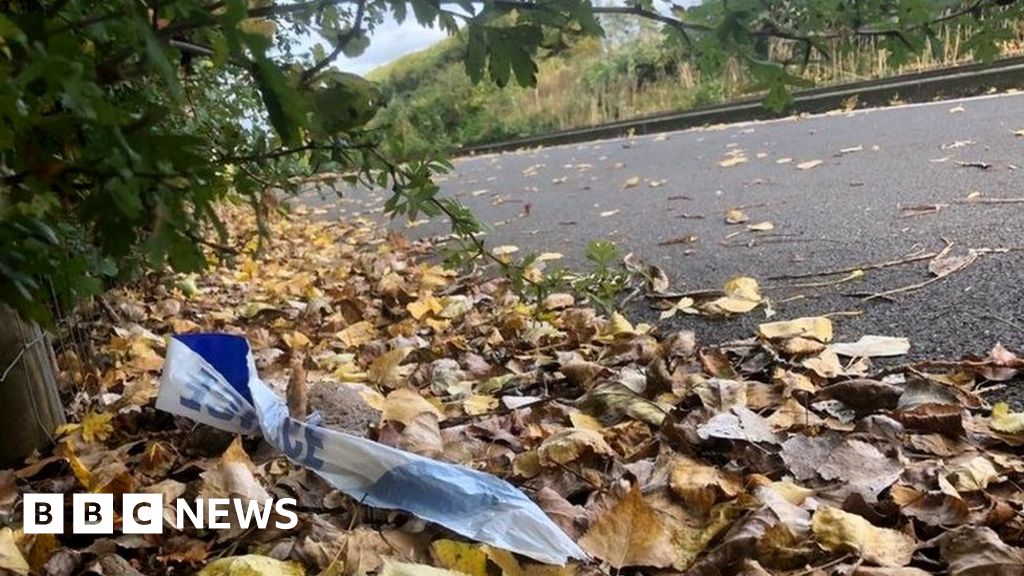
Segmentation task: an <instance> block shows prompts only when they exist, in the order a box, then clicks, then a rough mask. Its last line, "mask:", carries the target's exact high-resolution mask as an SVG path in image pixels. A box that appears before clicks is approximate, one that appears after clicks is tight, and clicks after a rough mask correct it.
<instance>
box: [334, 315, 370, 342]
mask: <svg viewBox="0 0 1024 576" xmlns="http://www.w3.org/2000/svg"><path fill="white" fill-rule="evenodd" d="M337 338H338V340H340V341H341V342H342V343H343V344H345V346H347V347H349V348H356V347H359V346H362V345H363V344H366V343H368V342H372V341H373V340H374V339H375V338H377V329H376V328H374V326H373V324H371V323H370V322H368V321H366V320H362V321H359V322H356V323H355V324H352V325H351V326H349V327H347V328H345V329H344V330H342V331H341V332H339V333H338V334H337Z"/></svg>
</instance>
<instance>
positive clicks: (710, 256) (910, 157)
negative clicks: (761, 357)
mask: <svg viewBox="0 0 1024 576" xmlns="http://www.w3.org/2000/svg"><path fill="white" fill-rule="evenodd" d="M1021 129H1024V95H1020V94H1008V95H998V96H989V97H980V98H972V99H965V100H955V101H945V102H936V103H929V104H922V105H909V106H898V107H891V108H883V109H872V110H864V111H857V112H854V113H835V114H826V115H819V116H811V117H803V118H789V119H782V120H775V121H767V122H757V123H744V124H734V125H724V126H715V127H710V128H703V129H692V130H686V131H681V132H673V133H667V134H662V135H652V136H643V137H637V138H624V139H617V140H605V141H599V142H591V143H586V144H576V145H567V146H560V147H553V148H546V149H537V150H529V151H521V152H516V153H507V154H499V155H489V156H483V157H475V158H464V159H460V160H457V161H456V163H455V171H454V172H453V173H452V174H451V175H450V176H449V177H448V178H447V180H446V181H445V182H444V184H443V189H444V192H445V193H446V194H453V195H455V196H457V197H459V198H460V200H462V201H463V202H464V203H465V204H467V205H468V206H469V207H470V208H472V209H473V211H474V212H475V213H476V214H477V216H478V217H479V218H480V219H481V220H482V221H484V222H485V223H487V224H489V225H491V226H492V227H493V228H492V230H491V231H490V232H489V234H488V239H487V241H488V243H489V244H490V245H491V246H498V245H515V246H518V247H519V248H520V250H521V251H522V252H527V251H540V252H548V251H553V252H560V253H563V254H564V255H565V259H564V262H565V263H566V264H568V265H579V264H580V263H581V260H582V258H581V256H582V253H583V250H584V249H585V247H586V245H587V243H588V242H589V241H591V240H594V239H607V240H612V241H614V242H615V243H616V244H617V245H619V246H620V248H621V249H622V251H623V253H627V252H633V253H634V254H635V255H636V256H638V257H639V258H641V259H642V260H644V261H646V262H649V263H651V264H656V265H658V266H660V267H662V268H663V269H664V270H665V271H666V272H667V274H668V276H669V278H670V279H671V289H672V290H674V291H691V290H700V289H709V288H720V287H721V286H722V285H723V283H724V282H725V281H726V280H728V279H729V278H731V277H734V276H751V277H754V278H756V279H758V280H759V282H760V283H761V285H762V287H763V288H765V290H764V292H765V295H766V296H767V297H769V298H770V299H771V300H772V302H773V307H774V310H775V312H776V315H775V317H774V319H789V318H796V317H800V316H810V315H820V314H828V313H835V312H849V313H850V315H840V316H836V317H835V318H834V322H835V325H836V331H837V340H856V339H857V338H858V337H860V336H861V335H864V334H878V335H886V336H905V337H908V338H909V339H910V341H911V351H910V354H909V356H908V358H910V359H922V358H951V357H960V356H961V355H964V354H980V355H984V354H985V353H986V352H987V351H988V350H989V349H990V348H991V347H992V346H993V345H994V344H996V343H997V342H1001V343H1002V344H1003V345H1005V346H1006V347H1007V348H1009V349H1011V350H1015V351H1018V352H1021V351H1024V266H1022V265H1024V252H1021V251H1018V250H1022V249H1024V199H1022V198H1024V186H1022V184H1024V155H1022V153H1024V137H1019V136H1017V135H1015V134H1014V132H1015V131H1017V130H1021ZM1022 134H1024V132H1022ZM732 158H744V159H745V160H744V161H731V162H730V159H732ZM787 159H788V160H787ZM811 161H820V164H818V165H816V166H813V167H809V166H810V165H809V164H806V163H810V162H811ZM964 163H967V164H964ZM970 163H984V164H974V165H972V164H970ZM723 164H724V165H723ZM730 164H734V165H730ZM982 165H987V166H989V167H988V168H982V167H980V166H982ZM978 193H980V195H979V194H978ZM969 197H971V198H975V199H976V200H975V201H974V202H968V201H967V199H968V198H969ZM999 199H1010V200H1012V199H1018V202H1013V201H1008V202H998V200H999ZM381 201H382V195H381V194H380V193H377V194H375V195H373V196H372V197H370V198H369V199H367V198H365V197H361V195H360V194H354V195H352V196H351V197H350V198H349V199H348V202H349V203H348V204H341V205H340V206H342V207H341V208H340V210H341V211H342V212H344V213H345V214H348V215H351V214H353V213H360V212H361V213H364V214H365V213H367V212H371V213H372V212H379V210H380V202H381ZM732 208H739V209H740V210H741V211H742V212H743V213H744V214H746V215H747V216H748V217H749V219H750V220H749V222H748V223H747V224H755V223H760V222H771V223H772V224H773V225H774V228H773V229H772V230H770V231H764V232H756V231H751V230H748V229H747V227H746V224H741V225H729V224H727V223H726V222H725V215H726V212H727V211H728V210H730V209H732ZM417 224H418V225H414V226H412V227H409V228H408V230H407V233H408V234H409V235H411V236H425V235H433V234H439V233H443V232H444V231H445V226H444V223H443V222H429V223H417ZM394 226H396V227H397V228H399V229H403V228H405V227H406V225H405V224H404V223H395V224H394ZM687 237H689V238H687ZM684 239H686V240H689V241H684ZM946 241H949V242H952V243H953V248H952V251H951V252H950V254H952V255H966V254H967V253H968V251H969V250H971V249H973V250H981V251H982V253H981V254H980V255H979V256H978V258H977V260H975V261H974V262H973V263H972V264H970V265H969V266H967V267H966V268H964V269H962V270H960V271H957V272H954V273H952V274H950V275H949V276H946V277H944V278H942V279H939V280H936V281H933V282H931V283H929V284H927V285H925V286H923V287H921V288H919V289H914V290H906V291H904V292H900V293H896V294H894V295H892V296H891V297H890V298H876V299H873V300H868V301H865V300H863V296H864V295H867V294H874V293H878V292H884V291H889V290H893V289H898V288H901V287H904V286H910V285H913V284H917V283H921V282H924V281H926V280H929V279H930V278H933V277H934V276H933V275H932V274H931V273H930V272H929V269H928V268H929V266H928V265H929V262H928V260H920V261H916V262H909V263H906V264H902V265H898V266H892V267H887V268H882V269H877V270H866V273H865V275H864V276H863V278H861V279H859V280H850V281H848V282H844V283H841V284H836V285H832V286H826V287H806V286H805V287H797V288H780V287H778V286H780V285H781V284H794V283H803V284H813V283H827V282H830V281H835V280H837V279H840V278H843V275H833V276H821V277H812V278H806V279H803V280H788V281H779V280H771V278H773V277H776V276H780V275H795V274H803V273H812V272H827V271H833V270H837V269H847V268H855V267H866V266H869V265H871V264H878V263H882V262H887V261H893V260H898V259H901V258H904V257H906V256H908V255H913V254H915V253H917V254H919V253H921V252H922V251H925V252H929V251H930V252H937V251H939V250H941V249H942V248H943V247H944V246H945V245H946V244H945V242H946ZM666 242H673V243H669V244H666ZM1003 249H1006V250H1009V251H1008V252H999V250H1003ZM631 312H632V314H631V315H632V316H633V317H634V319H646V320H651V319H655V318H656V317H657V314H658V312H659V311H658V310H655V309H653V308H652V307H651V305H650V302H641V303H639V304H637V305H634V306H633V310H631ZM858 312H859V314H857V313H858ZM764 321H765V316H764V313H763V312H762V311H761V310H758V311H755V312H753V313H751V314H747V315H741V316H736V317H734V318H731V319H727V320H712V319H706V318H700V317H694V316H677V317H676V318H674V319H672V320H670V321H669V322H670V326H682V327H687V328H690V329H693V330H695V331H696V333H697V335H698V338H699V339H701V340H702V341H704V342H721V341H724V340H728V339H735V338H744V337H748V336H750V335H752V334H753V331H754V329H755V327H756V325H757V324H758V323H760V322H764Z"/></svg>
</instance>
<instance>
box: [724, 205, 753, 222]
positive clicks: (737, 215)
mask: <svg viewBox="0 0 1024 576" xmlns="http://www.w3.org/2000/svg"><path fill="white" fill-rule="evenodd" d="M749 220H750V217H749V216H747V215H746V214H744V213H743V212H742V211H741V210H740V209H739V208H730V209H729V210H728V211H727V212H726V213H725V223H726V224H743V223H744V222H747V221H749Z"/></svg>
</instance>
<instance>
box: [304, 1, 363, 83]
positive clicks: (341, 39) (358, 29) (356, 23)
mask: <svg viewBox="0 0 1024 576" xmlns="http://www.w3.org/2000/svg"><path fill="white" fill-rule="evenodd" d="M358 2H359V5H358V7H357V8H356V17H355V19H354V20H353V21H352V26H351V27H349V29H348V30H346V31H344V32H342V33H341V34H339V35H338V40H337V43H336V44H335V45H334V50H332V51H331V53H330V54H328V55H327V56H326V57H325V58H324V59H323V60H321V61H319V62H317V63H316V64H314V65H313V67H312V68H310V69H309V70H306V71H305V72H303V73H302V84H309V82H310V81H312V80H313V78H315V77H316V75H317V74H319V73H320V71H321V70H323V69H324V68H326V67H327V66H329V65H330V64H331V62H334V61H335V60H336V59H337V58H338V56H340V55H341V53H342V52H344V51H345V48H347V47H348V45H349V43H350V42H352V40H355V39H356V37H358V36H359V35H360V34H361V33H362V32H363V16H364V14H365V12H366V0H358Z"/></svg>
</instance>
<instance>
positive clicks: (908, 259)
mask: <svg viewBox="0 0 1024 576" xmlns="http://www.w3.org/2000/svg"><path fill="white" fill-rule="evenodd" d="M938 255H939V253H938V252H925V253H923V254H916V255H911V256H906V257H903V258H898V259H896V260H888V261H886V262H879V263H877V264H861V265H859V266H849V267H847V268H840V269H838V270H826V271H823V272H806V273H803V274H782V275H779V276H769V277H768V278H767V280H797V279H800V278H813V277H815V276H835V275H836V274H849V273H850V272H856V271H857V270H880V269H882V268H889V267H892V266H899V265H901V264H909V263H911V262H919V261H921V260H931V259H932V258H934V257H936V256H938Z"/></svg>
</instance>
